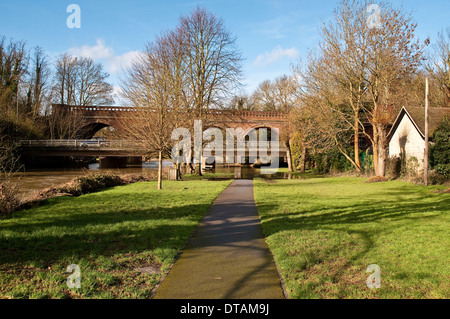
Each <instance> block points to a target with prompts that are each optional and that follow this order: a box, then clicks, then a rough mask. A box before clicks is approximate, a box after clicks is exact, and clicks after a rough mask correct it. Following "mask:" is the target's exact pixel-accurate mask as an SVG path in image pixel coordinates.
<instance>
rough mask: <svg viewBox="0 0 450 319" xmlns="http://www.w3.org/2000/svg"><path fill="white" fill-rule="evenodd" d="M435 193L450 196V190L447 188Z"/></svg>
mask: <svg viewBox="0 0 450 319" xmlns="http://www.w3.org/2000/svg"><path fill="white" fill-rule="evenodd" d="M433 193H436V194H450V188H447V189H439V190H437V191H433Z"/></svg>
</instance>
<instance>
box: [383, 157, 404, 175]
mask: <svg viewBox="0 0 450 319" xmlns="http://www.w3.org/2000/svg"><path fill="white" fill-rule="evenodd" d="M401 173H402V160H401V158H400V157H398V156H394V157H391V158H389V159H388V160H387V161H386V175H387V176H388V177H390V178H392V179H396V178H399V177H400V175H401Z"/></svg>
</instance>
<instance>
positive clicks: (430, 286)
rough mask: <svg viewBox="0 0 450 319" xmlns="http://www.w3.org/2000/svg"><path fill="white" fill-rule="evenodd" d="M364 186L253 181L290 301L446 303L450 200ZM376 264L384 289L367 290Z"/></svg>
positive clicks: (420, 190)
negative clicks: (428, 300) (430, 300)
mask: <svg viewBox="0 0 450 319" xmlns="http://www.w3.org/2000/svg"><path fill="white" fill-rule="evenodd" d="M366 180H367V179H361V178H321V179H303V180H302V179H301V180H278V181H275V182H270V183H269V182H267V181H264V180H255V199H256V202H257V205H258V211H259V213H260V215H261V219H262V227H263V230H264V233H265V235H266V238H267V242H268V244H269V246H270V249H271V250H272V253H273V254H274V257H275V260H276V262H277V264H278V267H279V269H280V272H281V274H282V277H283V279H284V282H285V286H286V290H287V292H288V295H289V297H290V298H449V297H450V255H449V251H450V222H449V221H450V220H449V217H450V216H449V213H450V194H442V193H435V192H434V191H436V190H437V189H439V187H429V188H428V189H426V188H424V187H422V186H415V185H412V184H409V183H405V182H399V181H395V182H387V183H375V184H369V183H366V182H365V181H366ZM440 189H442V187H440ZM371 264H377V265H378V266H379V267H380V269H381V288H380V289H369V288H368V287H367V285H366V280H367V278H368V276H369V275H370V273H366V270H367V267H368V266H369V265H371Z"/></svg>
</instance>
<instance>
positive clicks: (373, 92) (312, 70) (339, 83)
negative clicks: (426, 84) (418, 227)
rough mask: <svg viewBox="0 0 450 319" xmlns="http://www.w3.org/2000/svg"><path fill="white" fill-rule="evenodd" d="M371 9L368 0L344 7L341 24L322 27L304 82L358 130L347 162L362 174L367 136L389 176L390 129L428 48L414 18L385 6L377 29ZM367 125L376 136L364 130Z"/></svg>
mask: <svg viewBox="0 0 450 319" xmlns="http://www.w3.org/2000/svg"><path fill="white" fill-rule="evenodd" d="M369 5H370V3H369V2H368V1H366V0H364V1H358V0H342V1H341V2H340V4H339V6H338V8H337V9H336V10H335V19H334V20H333V21H332V22H330V23H328V24H324V25H323V27H322V42H321V44H320V48H319V52H318V54H317V56H313V57H310V58H309V61H308V65H307V67H306V71H305V74H303V77H304V79H306V82H307V84H306V92H307V93H308V94H307V95H312V96H315V95H322V96H326V97H327V99H328V102H327V103H328V105H329V107H330V108H331V109H332V110H333V111H334V112H335V113H336V114H335V115H334V117H335V118H339V119H340V121H342V124H343V125H344V127H347V128H348V129H351V130H353V132H354V134H353V146H354V158H353V159H351V160H350V159H349V157H348V154H344V155H345V156H346V157H347V159H349V160H350V161H351V162H352V164H353V165H354V166H355V168H356V169H358V170H359V171H361V164H360V161H359V146H358V139H359V137H360V135H361V134H364V135H365V136H366V137H367V138H369V139H370V141H371V143H372V147H373V152H374V170H375V173H376V174H377V175H380V176H384V174H385V159H386V147H387V130H388V127H389V124H390V122H391V121H392V120H393V119H392V117H393V116H394V114H395V112H396V105H397V104H398V103H399V102H400V101H401V100H402V98H403V97H402V95H403V94H404V92H405V91H404V87H405V84H406V83H408V79H409V77H410V75H411V74H414V73H415V72H416V71H417V68H418V66H419V65H420V62H421V57H422V53H423V48H424V45H420V43H419V42H418V41H416V40H415V39H414V33H415V29H416V24H414V23H413V22H412V20H411V17H409V16H408V17H407V16H405V15H404V14H403V13H402V11H401V10H400V9H395V8H392V7H391V6H390V5H388V4H386V3H380V4H379V6H378V8H379V12H378V13H379V17H378V19H377V24H376V25H372V24H371V23H369V22H370V21H371V16H370V13H369V12H368V8H369ZM365 123H370V125H371V126H372V134H368V133H367V132H365V131H364V127H365V125H364V124H365ZM344 131H345V130H344ZM341 149H342V147H340V150H341Z"/></svg>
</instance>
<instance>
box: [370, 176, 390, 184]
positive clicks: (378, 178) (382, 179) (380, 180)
mask: <svg viewBox="0 0 450 319" xmlns="http://www.w3.org/2000/svg"><path fill="white" fill-rule="evenodd" d="M387 181H389V180H388V179H387V178H386V177H384V176H375V177H371V178H369V180H368V181H367V183H384V182H387Z"/></svg>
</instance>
